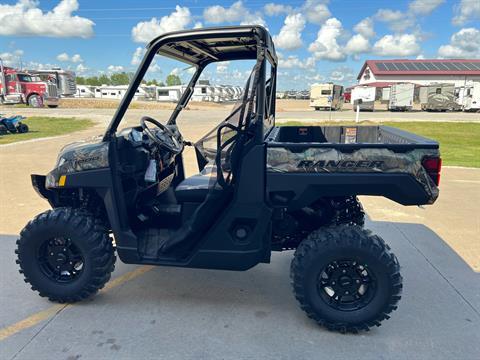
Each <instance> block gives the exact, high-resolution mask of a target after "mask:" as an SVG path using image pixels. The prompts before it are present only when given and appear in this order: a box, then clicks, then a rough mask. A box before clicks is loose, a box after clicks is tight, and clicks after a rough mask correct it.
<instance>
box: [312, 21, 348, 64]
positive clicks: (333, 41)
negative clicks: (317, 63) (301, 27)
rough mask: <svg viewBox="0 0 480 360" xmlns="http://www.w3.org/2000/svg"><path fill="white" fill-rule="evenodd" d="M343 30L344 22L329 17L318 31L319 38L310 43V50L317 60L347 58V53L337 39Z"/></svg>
mask: <svg viewBox="0 0 480 360" xmlns="http://www.w3.org/2000/svg"><path fill="white" fill-rule="evenodd" d="M343 32H344V31H343V28H342V23H341V22H340V21H339V20H338V19H336V18H330V19H328V20H327V21H326V22H325V24H323V25H322V27H321V28H320V30H319V31H318V34H317V39H316V40H315V41H314V42H313V43H311V44H310V46H309V47H308V51H310V52H311V53H312V54H313V56H314V57H315V59H317V60H331V61H343V60H345V58H346V54H345V53H344V51H343V49H342V48H341V47H340V45H339V44H338V41H337V39H338V38H339V37H340V36H342V35H343Z"/></svg>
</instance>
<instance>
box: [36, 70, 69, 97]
mask: <svg viewBox="0 0 480 360" xmlns="http://www.w3.org/2000/svg"><path fill="white" fill-rule="evenodd" d="M28 72H29V73H30V74H32V75H38V76H39V77H40V79H42V81H45V82H50V83H53V84H55V85H57V89H58V95H60V96H61V97H74V96H75V95H76V93H77V84H76V80H75V78H76V76H75V73H74V72H73V71H68V70H62V69H60V68H53V69H50V70H28Z"/></svg>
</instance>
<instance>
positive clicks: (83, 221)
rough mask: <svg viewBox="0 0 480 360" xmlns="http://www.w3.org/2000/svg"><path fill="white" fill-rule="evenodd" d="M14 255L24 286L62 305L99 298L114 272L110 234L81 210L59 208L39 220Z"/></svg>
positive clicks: (22, 237) (26, 230) (25, 232)
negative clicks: (96, 296) (97, 296)
mask: <svg viewBox="0 0 480 360" xmlns="http://www.w3.org/2000/svg"><path fill="white" fill-rule="evenodd" d="M15 252H16V254H17V255H18V259H17V264H19V265H20V273H21V274H24V277H25V282H26V283H29V284H31V288H32V290H35V291H38V293H39V295H40V296H42V297H47V298H48V299H49V300H50V301H55V302H59V303H73V302H76V301H80V300H84V299H86V298H88V297H90V296H91V295H93V294H95V293H96V292H97V291H98V290H99V289H101V288H102V287H103V286H104V285H105V284H106V283H107V281H108V280H110V276H111V273H112V271H113V270H114V268H115V253H114V248H113V245H112V241H111V240H110V238H109V236H108V233H107V230H106V229H105V228H104V227H103V226H102V224H101V222H100V221H99V220H97V219H95V218H94V217H93V216H92V215H91V214H89V213H88V212H86V211H83V210H79V209H72V208H57V209H53V210H49V211H46V212H44V213H42V214H40V215H38V216H37V217H35V218H34V219H33V220H32V221H30V222H29V223H28V224H27V225H26V226H25V228H24V229H23V230H22V232H21V233H20V239H18V240H17V250H16V251H15Z"/></svg>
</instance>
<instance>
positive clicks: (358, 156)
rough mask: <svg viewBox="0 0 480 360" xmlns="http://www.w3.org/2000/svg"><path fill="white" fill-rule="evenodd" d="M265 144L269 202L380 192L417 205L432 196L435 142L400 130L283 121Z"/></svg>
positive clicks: (435, 193) (297, 202) (430, 200)
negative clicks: (298, 124)
mask: <svg viewBox="0 0 480 360" xmlns="http://www.w3.org/2000/svg"><path fill="white" fill-rule="evenodd" d="M266 143H267V192H268V195H269V196H270V199H271V201H272V203H273V204H276V203H277V202H280V203H282V202H285V201H286V202H288V203H289V206H294V207H302V206H305V204H306V203H308V202H309V198H312V199H313V198H318V197H321V196H346V195H377V196H378V195H380V196H385V197H387V198H389V199H392V200H394V201H396V202H398V203H401V204H403V205H423V204H431V203H433V202H434V201H435V200H436V198H437V197H438V181H439V172H440V165H441V164H440V163H441V161H440V154H439V150H438V148H439V147H438V143H437V142H436V141H433V140H430V139H427V138H424V137H421V136H418V135H415V134H412V133H409V132H406V131H403V130H399V129H396V128H393V127H389V126H291V127H290V126H285V127H275V128H273V129H272V131H271V132H270V133H269V134H268V136H267V140H266ZM283 189H290V192H289V193H288V194H287V193H284V190H283ZM292 189H293V190H292ZM279 205H280V204H279Z"/></svg>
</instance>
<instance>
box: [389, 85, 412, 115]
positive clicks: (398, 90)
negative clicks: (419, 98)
mask: <svg viewBox="0 0 480 360" xmlns="http://www.w3.org/2000/svg"><path fill="white" fill-rule="evenodd" d="M414 91H415V85H414V84H411V83H397V84H393V85H392V86H390V94H389V95H390V96H389V101H388V110H390V111H410V110H412V108H413V93H414Z"/></svg>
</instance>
